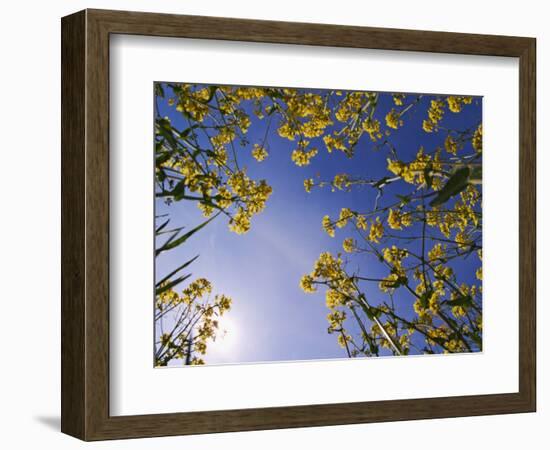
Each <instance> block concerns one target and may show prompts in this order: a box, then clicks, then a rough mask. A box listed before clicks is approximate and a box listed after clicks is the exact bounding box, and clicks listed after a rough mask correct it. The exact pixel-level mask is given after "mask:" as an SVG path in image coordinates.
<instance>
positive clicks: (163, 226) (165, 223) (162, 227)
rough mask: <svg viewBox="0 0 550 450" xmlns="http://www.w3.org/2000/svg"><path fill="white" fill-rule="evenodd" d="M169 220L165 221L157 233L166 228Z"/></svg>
mask: <svg viewBox="0 0 550 450" xmlns="http://www.w3.org/2000/svg"><path fill="white" fill-rule="evenodd" d="M168 222H170V219H167V220H166V222H163V223H162V224H161V225H160V226H159V227H158V228H157V229H156V230H155V233H158V232H160V231H162V230H163V229H164V228H166V225H168Z"/></svg>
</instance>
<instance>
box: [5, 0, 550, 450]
mask: <svg viewBox="0 0 550 450" xmlns="http://www.w3.org/2000/svg"><path fill="white" fill-rule="evenodd" d="M370 3H372V4H370ZM519 6H520V7H519ZM86 7H88V8H89V7H93V8H110V9H132V10H142V11H157V12H171V13H185V14H202V15H217V16H230V17H246V18H258V19H275V20H289V21H306V22H320V23H323V22H324V23H338V24H349V25H365V26H381V27H396V28H413V29H414V28H416V29H433V30H443V31H460V32H472V33H491V34H507V35H525V36H535V37H537V39H538V54H537V57H538V71H537V78H538V111H537V115H538V123H539V133H538V148H539V158H538V167H539V170H538V172H539V178H538V180H539V181H538V193H539V214H538V230H539V237H538V242H539V250H538V252H539V257H538V267H539V274H538V278H539V284H538V298H539V302H538V317H539V319H538V324H539V327H538V331H539V335H538V349H539V351H538V364H539V365H538V367H539V373H538V379H539V395H538V405H539V406H538V410H539V411H538V412H537V413H536V414H521V415H509V416H492V417H478V418H464V419H444V420H428V421H413V422H403V423H387V424H373V425H348V426H339V427H324V428H310V429H296V430H276V431H265V432H251V433H250V432H249V433H231V434H221V435H210V436H191V437H174V438H157V439H141V440H133V441H119V442H103V443H97V444H92V445H93V446H94V447H95V448H120V449H122V448H128V449H139V448H159V447H160V448H182V447H184V448H186V449H190V450H191V449H199V448H200V449H204V448H226V449H233V448H235V449H236V448H239V449H256V448H262V449H264V448H265V449H280V448H284V447H289V448H300V447H301V448H316V449H324V448H327V449H328V448H336V447H338V448H346V447H350V448H356V447H357V446H360V447H361V448H399V447H402V446H406V448H407V449H410V450H414V449H420V448H426V447H427V446H434V445H435V446H441V447H444V448H446V449H463V448H465V447H466V448H476V449H477V448H484V447H485V448H501V449H503V448H504V449H506V448H544V447H545V444H546V445H548V443H550V433H549V431H548V425H547V424H548V423H549V421H550V411H549V408H550V393H549V389H548V388H547V385H546V383H545V382H546V380H547V379H548V373H549V364H550V346H549V345H547V342H548V340H549V339H550V333H549V331H548V328H546V329H545V328H544V323H545V322H546V320H545V319H547V318H548V314H549V308H548V306H547V304H546V303H545V302H544V299H545V298H546V297H548V295H549V294H550V293H549V292H548V290H549V285H548V284H545V283H543V280H544V275H545V273H546V272H547V271H548V270H549V260H548V256H547V255H548V251H549V250H550V248H549V245H550V244H549V241H548V238H547V235H545V233H544V229H545V228H548V227H549V226H550V223H549V221H550V214H549V213H548V212H546V211H545V210H544V209H543V205H544V204H545V203H547V196H548V194H549V193H550V192H549V189H550V180H549V178H545V177H544V169H545V168H546V167H548V164H549V159H550V157H549V155H548V153H547V152H543V151H542V149H544V148H547V147H548V146H549V144H550V134H549V132H548V131H547V130H548V128H546V127H545V126H544V124H546V123H548V121H549V120H550V114H549V106H548V104H549V103H550V91H549V89H550V87H549V85H548V83H547V81H546V80H547V79H548V78H549V76H550V68H549V64H550V29H549V28H548V27H547V20H546V19H547V17H548V12H547V11H545V10H544V7H545V3H544V2H540V1H536V0H523V1H522V2H521V3H520V4H519V5H518V3H517V2H509V1H499V2H496V1H490V2H479V1H471V0H461V1H460V2H458V1H456V2H454V3H449V4H444V3H442V2H441V1H431V0H430V1H420V0H419V1H415V2H411V1H408V0H393V1H391V2H369V3H367V2H354V1H353V0H338V1H334V0H315V1H314V0H308V1H305V0H304V1H302V2H296V1H295V0H278V1H277V2H275V1H273V2H257V1H256V2H253V1H246V0H232V1H226V0H225V1H224V0H208V1H206V0H203V1H201V2H198V1H195V2H189V1H185V0H178V1H175V0H156V1H155V2H152V1H143V0H133V1H130V0H111V1H107V0H104V1H99V0H88V1H83V0H73V1H70V2H69V1H60V0H52V1H49V2H38V1H36V2H31V1H26V0H18V1H15V2H4V4H3V5H2V10H1V13H0V33H1V38H2V39H1V40H0V46H1V53H0V58H1V59H0V61H1V68H0V77H1V83H0V92H1V95H0V104H1V107H0V115H1V120H0V127H1V130H2V140H1V142H2V143H1V144H0V147H1V153H0V155H1V158H2V159H1V163H0V183H1V190H0V192H1V193H2V194H1V197H0V199H1V204H0V206H1V208H2V209H1V211H2V215H1V217H2V219H1V220H0V265H1V267H0V282H1V283H0V289H1V290H0V292H1V293H2V296H1V301H2V303H3V307H4V310H3V312H2V315H1V317H2V324H1V326H0V345H1V348H2V352H1V355H2V356H1V358H2V363H1V367H2V369H1V370H0V414H1V417H0V423H2V431H1V432H0V443H1V444H2V447H4V448H33V447H34V446H36V447H38V446H40V447H42V448H44V447H45V448H55V449H75V448H81V447H84V446H85V444H83V443H81V442H79V441H77V440H75V439H73V438H70V437H67V436H65V435H62V434H61V433H60V432H59V414H60V411H59V404H60V392H59V379H60V356H59V347H60V342H59V341H60V331H59V327H60V324H59V320H60V137H59V136H60V22H59V21H60V17H61V16H63V15H66V14H69V13H72V12H74V11H77V10H79V9H82V8H86Z"/></svg>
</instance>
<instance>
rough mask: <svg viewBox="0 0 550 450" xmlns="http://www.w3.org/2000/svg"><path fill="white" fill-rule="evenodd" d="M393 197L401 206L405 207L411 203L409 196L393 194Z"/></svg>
mask: <svg viewBox="0 0 550 450" xmlns="http://www.w3.org/2000/svg"><path fill="white" fill-rule="evenodd" d="M395 196H396V197H397V198H398V199H399V200H401V206H405V205H406V204H408V203H410V202H411V197H410V196H409V195H399V194H395Z"/></svg>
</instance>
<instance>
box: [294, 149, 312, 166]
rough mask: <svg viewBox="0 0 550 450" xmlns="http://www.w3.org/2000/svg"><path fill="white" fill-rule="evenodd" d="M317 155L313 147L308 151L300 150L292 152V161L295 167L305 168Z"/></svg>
mask: <svg viewBox="0 0 550 450" xmlns="http://www.w3.org/2000/svg"><path fill="white" fill-rule="evenodd" d="M316 154H317V149H316V148H315V147H313V148H310V149H309V150H306V149H303V148H300V149H296V150H294V151H293V152H292V156H291V157H292V161H294V163H295V164H296V165H297V166H300V167H301V166H307V165H309V163H310V162H311V159H312V158H313V157H314V156H315V155H316Z"/></svg>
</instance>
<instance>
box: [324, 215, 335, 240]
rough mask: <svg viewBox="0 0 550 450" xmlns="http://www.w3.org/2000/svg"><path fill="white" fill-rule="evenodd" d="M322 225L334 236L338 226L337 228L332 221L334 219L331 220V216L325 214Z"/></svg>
mask: <svg viewBox="0 0 550 450" xmlns="http://www.w3.org/2000/svg"><path fill="white" fill-rule="evenodd" d="M322 225H323V230H325V232H326V233H327V234H328V235H329V236H330V237H334V234H335V230H336V228H335V226H334V224H333V223H332V221H331V220H330V217H329V216H324V217H323V221H322Z"/></svg>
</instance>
